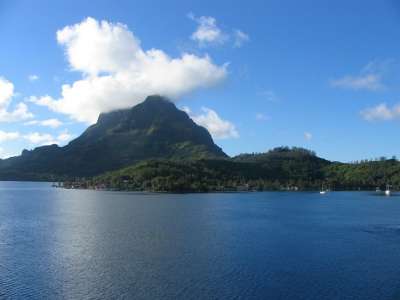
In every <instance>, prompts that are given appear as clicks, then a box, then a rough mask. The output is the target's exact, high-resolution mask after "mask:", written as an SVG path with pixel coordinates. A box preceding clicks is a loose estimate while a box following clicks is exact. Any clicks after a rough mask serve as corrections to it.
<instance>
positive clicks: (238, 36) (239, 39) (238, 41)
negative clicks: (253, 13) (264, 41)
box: [233, 29, 250, 48]
mask: <svg viewBox="0 0 400 300" xmlns="http://www.w3.org/2000/svg"><path fill="white" fill-rule="evenodd" d="M233 35H234V38H235V42H234V44H233V46H234V47H235V48H240V47H242V45H243V44H244V43H246V42H248V41H249V40H250V37H249V35H248V34H246V33H244V32H243V31H241V30H239V29H235V30H234V31H233Z"/></svg>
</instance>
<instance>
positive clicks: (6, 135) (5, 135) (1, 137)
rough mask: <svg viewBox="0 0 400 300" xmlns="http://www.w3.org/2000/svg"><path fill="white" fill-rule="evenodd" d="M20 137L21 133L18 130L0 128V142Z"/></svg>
mask: <svg viewBox="0 0 400 300" xmlns="http://www.w3.org/2000/svg"><path fill="white" fill-rule="evenodd" d="M19 137H20V134H19V132H17V131H13V132H7V131H2V130H0V143H3V142H5V141H11V140H16V139H18V138H19Z"/></svg>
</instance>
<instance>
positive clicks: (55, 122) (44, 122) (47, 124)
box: [24, 118, 63, 128]
mask: <svg viewBox="0 0 400 300" xmlns="http://www.w3.org/2000/svg"><path fill="white" fill-rule="evenodd" d="M24 125H26V126H31V125H38V126H45V127H51V128H58V127H60V126H62V125H63V122H61V121H60V120H58V119H55V118H52V119H47V120H42V121H39V120H32V121H28V122H25V123H24Z"/></svg>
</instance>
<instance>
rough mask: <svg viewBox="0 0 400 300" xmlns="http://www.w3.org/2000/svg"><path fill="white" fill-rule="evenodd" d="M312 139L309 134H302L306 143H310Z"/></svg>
mask: <svg viewBox="0 0 400 300" xmlns="http://www.w3.org/2000/svg"><path fill="white" fill-rule="evenodd" d="M312 138H313V135H312V133H311V132H307V131H306V132H304V139H305V140H306V141H311V140H312Z"/></svg>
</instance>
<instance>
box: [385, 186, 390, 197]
mask: <svg viewBox="0 0 400 300" xmlns="http://www.w3.org/2000/svg"><path fill="white" fill-rule="evenodd" d="M390 194H391V191H390V185H388V184H387V185H386V190H385V196H390Z"/></svg>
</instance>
